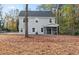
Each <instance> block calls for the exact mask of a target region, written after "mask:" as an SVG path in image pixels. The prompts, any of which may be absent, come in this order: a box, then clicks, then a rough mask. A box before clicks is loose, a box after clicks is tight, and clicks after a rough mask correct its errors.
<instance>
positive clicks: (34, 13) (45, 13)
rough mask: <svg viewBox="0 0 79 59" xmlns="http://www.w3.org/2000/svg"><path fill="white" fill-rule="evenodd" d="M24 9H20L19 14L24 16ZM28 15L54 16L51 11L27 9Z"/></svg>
mask: <svg viewBox="0 0 79 59" xmlns="http://www.w3.org/2000/svg"><path fill="white" fill-rule="evenodd" d="M24 15H25V11H21V12H20V14H19V16H24ZM28 16H33V17H34V16H37V17H51V16H54V15H53V14H52V12H51V11H28Z"/></svg>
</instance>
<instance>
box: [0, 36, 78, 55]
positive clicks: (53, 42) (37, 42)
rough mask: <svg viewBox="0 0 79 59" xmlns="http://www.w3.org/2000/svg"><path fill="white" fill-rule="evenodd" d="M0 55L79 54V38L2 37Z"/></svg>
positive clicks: (0, 38) (0, 39) (0, 37)
mask: <svg viewBox="0 0 79 59" xmlns="http://www.w3.org/2000/svg"><path fill="white" fill-rule="evenodd" d="M0 54H2V55H3V54H10V55H13V54H14V55H15V54H19V55H20V54H23V55H24V54H25V55H26V54H29V55H30V54H34V55H37V54H38V55H39V54H42V55H49V54H52V55H53V54H58V55H60V54H61V55H62V54H67V55H71V54H79V36H67V35H59V36H58V35H57V36H56V35H51V36H49V35H48V36H42V35H36V36H34V35H30V36H29V37H28V38H25V37H24V36H23V35H0Z"/></svg>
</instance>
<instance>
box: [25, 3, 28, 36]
mask: <svg viewBox="0 0 79 59" xmlns="http://www.w3.org/2000/svg"><path fill="white" fill-rule="evenodd" d="M25 37H28V4H26V12H25Z"/></svg>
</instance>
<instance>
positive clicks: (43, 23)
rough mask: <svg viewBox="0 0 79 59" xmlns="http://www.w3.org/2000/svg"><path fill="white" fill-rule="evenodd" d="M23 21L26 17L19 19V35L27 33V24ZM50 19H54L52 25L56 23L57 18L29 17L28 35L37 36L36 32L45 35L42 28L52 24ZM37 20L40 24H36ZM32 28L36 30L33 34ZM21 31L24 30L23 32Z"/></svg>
mask: <svg viewBox="0 0 79 59" xmlns="http://www.w3.org/2000/svg"><path fill="white" fill-rule="evenodd" d="M23 19H24V17H19V33H21V34H24V33H25V23H24V22H23ZM50 19H52V23H55V17H28V34H35V33H36V32H38V34H44V30H43V32H41V28H44V26H46V25H48V24H51V23H50ZM36 20H38V23H36ZM32 28H35V32H32ZM21 29H23V32H21Z"/></svg>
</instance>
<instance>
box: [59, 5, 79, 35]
mask: <svg viewBox="0 0 79 59" xmlns="http://www.w3.org/2000/svg"><path fill="white" fill-rule="evenodd" d="M75 11H76V9H75V5H69V4H68V5H63V6H62V7H61V8H60V9H59V14H58V15H59V18H58V21H59V32H60V34H71V35H75V33H76V30H77V29H78V30H79V27H78V26H79V24H78V22H79V21H78V20H76V18H77V17H76V13H75ZM78 19H79V18H78Z"/></svg>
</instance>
